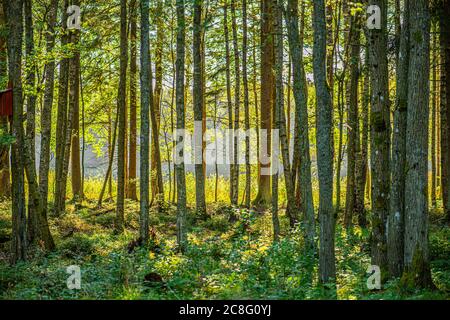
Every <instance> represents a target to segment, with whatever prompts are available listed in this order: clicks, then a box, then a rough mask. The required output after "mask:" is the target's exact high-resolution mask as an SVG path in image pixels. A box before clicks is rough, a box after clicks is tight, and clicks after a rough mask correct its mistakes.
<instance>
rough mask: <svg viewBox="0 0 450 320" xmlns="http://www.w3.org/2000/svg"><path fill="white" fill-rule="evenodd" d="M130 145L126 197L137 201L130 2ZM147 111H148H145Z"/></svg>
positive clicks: (133, 41) (133, 31) (133, 12)
mask: <svg viewBox="0 0 450 320" xmlns="http://www.w3.org/2000/svg"><path fill="white" fill-rule="evenodd" d="M130 11H131V14H130V138H129V141H130V147H129V150H128V156H129V159H128V188H127V198H129V199H132V200H135V201H137V192H136V149H137V148H136V140H137V139H136V130H137V129H136V127H137V116H136V112H137V111H136V110H137V103H136V100H137V83H136V81H137V65H136V63H137V58H136V56H137V41H136V37H137V4H136V0H132V1H131V4H130ZM147 113H148V112H147ZM147 191H148V190H147Z"/></svg>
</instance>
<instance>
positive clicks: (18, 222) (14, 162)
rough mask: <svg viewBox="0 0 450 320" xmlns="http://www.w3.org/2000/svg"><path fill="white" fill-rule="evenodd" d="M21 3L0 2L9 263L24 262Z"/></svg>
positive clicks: (25, 232)
mask: <svg viewBox="0 0 450 320" xmlns="http://www.w3.org/2000/svg"><path fill="white" fill-rule="evenodd" d="M22 7H23V1H22V0H17V1H12V2H9V1H3V8H4V9H6V10H5V12H6V15H5V16H6V19H7V21H6V23H7V27H8V30H9V34H8V38H7V39H8V40H7V45H8V63H9V79H10V81H11V82H12V86H13V119H12V135H13V136H14V137H15V138H16V140H15V142H14V143H13V145H12V148H11V175H12V240H11V257H10V259H11V263H12V264H15V263H16V262H18V261H19V260H25V259H26V253H27V224H26V209H25V190H24V189H25V186H24V185H25V182H24V161H23V156H22V150H23V147H24V132H23V125H22V114H23V98H22V92H23V91H22V68H21V64H22V33H23V22H22V21H23V14H22Z"/></svg>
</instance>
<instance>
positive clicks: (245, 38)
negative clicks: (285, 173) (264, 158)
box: [242, 0, 251, 208]
mask: <svg viewBox="0 0 450 320" xmlns="http://www.w3.org/2000/svg"><path fill="white" fill-rule="evenodd" d="M242 29H243V31H242V32H243V38H242V82H243V86H244V113H245V131H246V132H248V131H249V130H250V102H249V96H248V75H247V53H248V48H247V42H248V33H247V0H242ZM250 193H251V165H250V137H249V136H248V135H246V136H245V206H246V207H247V208H249V207H250V196H251V195H250Z"/></svg>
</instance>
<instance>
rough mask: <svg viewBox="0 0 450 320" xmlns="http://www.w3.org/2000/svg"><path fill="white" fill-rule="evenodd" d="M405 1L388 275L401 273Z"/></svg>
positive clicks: (406, 56) (406, 60)
mask: <svg viewBox="0 0 450 320" xmlns="http://www.w3.org/2000/svg"><path fill="white" fill-rule="evenodd" d="M409 15H410V9H409V0H405V1H404V9H403V24H402V25H401V31H400V52H399V62H398V66H397V85H396V87H397V93H396V94H397V96H396V101H395V104H396V105H395V112H394V132H393V136H392V165H391V194H390V210H389V217H388V229H387V256H388V262H389V265H388V266H389V274H390V275H391V276H394V277H399V276H400V275H401V273H402V272H403V247H404V217H405V215H404V214H405V177H406V170H405V168H406V167H405V165H406V163H405V160H406V159H405V157H406V120H407V112H408V69H409V47H410V44H409V43H410V40H409V24H410V23H409Z"/></svg>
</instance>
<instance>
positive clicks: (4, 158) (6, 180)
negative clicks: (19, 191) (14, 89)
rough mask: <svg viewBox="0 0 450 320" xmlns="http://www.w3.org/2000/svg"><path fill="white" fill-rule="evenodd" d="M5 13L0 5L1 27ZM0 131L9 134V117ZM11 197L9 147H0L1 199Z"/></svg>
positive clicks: (2, 48)
mask: <svg viewBox="0 0 450 320" xmlns="http://www.w3.org/2000/svg"><path fill="white" fill-rule="evenodd" d="M5 24H6V21H5V13H4V9H3V5H2V4H1V3H0V26H1V27H2V28H4V27H6V26H5ZM6 57H7V53H6V38H5V35H3V34H2V35H0V75H1V76H2V77H3V76H5V77H6V75H7V66H6ZM0 131H1V132H3V133H7V132H9V128H8V117H6V116H2V117H0ZM10 197H11V183H10V170H9V146H5V145H1V146H0V199H4V198H10Z"/></svg>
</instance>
